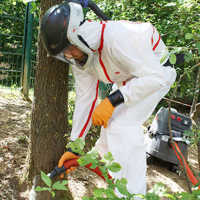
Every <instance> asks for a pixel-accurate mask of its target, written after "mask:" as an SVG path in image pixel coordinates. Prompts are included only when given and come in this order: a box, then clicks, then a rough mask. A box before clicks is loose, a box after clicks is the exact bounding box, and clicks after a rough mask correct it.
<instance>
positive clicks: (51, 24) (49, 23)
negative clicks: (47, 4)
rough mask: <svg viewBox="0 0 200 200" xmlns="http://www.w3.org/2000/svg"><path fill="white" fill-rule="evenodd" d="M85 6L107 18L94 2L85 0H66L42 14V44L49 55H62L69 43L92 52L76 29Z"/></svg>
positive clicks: (82, 19)
mask: <svg viewBox="0 0 200 200" xmlns="http://www.w3.org/2000/svg"><path fill="white" fill-rule="evenodd" d="M86 3H87V5H86ZM86 6H88V7H90V8H91V9H92V10H93V11H94V12H95V13H96V14H97V15H98V16H99V17H101V18H102V19H104V20H107V19H108V18H107V17H106V16H105V15H104V14H103V12H102V11H101V10H100V9H99V8H98V6H97V5H96V4H95V3H94V2H92V1H87V0H67V1H65V2H64V3H62V4H60V5H55V6H53V7H51V8H50V9H49V10H48V11H47V12H46V13H45V14H44V16H43V18H42V21H41V28H40V31H41V37H42V41H43V43H44V46H45V48H46V50H47V52H48V53H49V54H50V55H52V56H55V57H57V58H58V57H63V56H62V55H61V56H60V55H59V54H62V51H63V50H64V49H66V48H67V47H68V46H69V45H75V46H77V47H79V49H80V50H82V51H83V52H84V53H86V54H91V53H92V50H91V49H90V47H89V46H88V44H87V42H86V41H85V40H84V38H83V37H82V36H81V35H79V34H78V29H79V27H80V25H81V23H82V22H83V21H84V14H83V7H86ZM62 60H63V59H62Z"/></svg>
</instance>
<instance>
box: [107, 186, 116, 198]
mask: <svg viewBox="0 0 200 200" xmlns="http://www.w3.org/2000/svg"><path fill="white" fill-rule="evenodd" d="M104 191H105V192H104V193H105V194H106V196H107V198H108V199H116V194H115V192H114V190H113V189H111V188H107V189H105V190H104Z"/></svg>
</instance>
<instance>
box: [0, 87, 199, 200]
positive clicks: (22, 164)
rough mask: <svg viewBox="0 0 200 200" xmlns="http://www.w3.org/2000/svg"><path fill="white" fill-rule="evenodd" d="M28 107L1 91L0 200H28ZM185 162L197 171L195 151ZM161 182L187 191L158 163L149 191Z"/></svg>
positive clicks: (182, 180) (149, 174)
mask: <svg viewBox="0 0 200 200" xmlns="http://www.w3.org/2000/svg"><path fill="white" fill-rule="evenodd" d="M31 108H32V105H31V103H28V102H26V101H24V99H23V98H22V96H21V95H20V93H19V92H16V91H10V90H5V89H0V200H27V199H28V189H29V188H28V187H27V185H26V182H23V184H22V183H21V180H22V177H23V176H24V170H25V168H26V167H27V161H26V157H27V152H28V144H29V141H30V139H29V136H30V121H31ZM188 154H189V155H188V161H189V163H190V165H191V166H192V168H193V169H194V170H195V171H196V172H197V171H198V162H197V150H196V148H195V147H189V150H188ZM158 182H162V183H163V184H165V185H166V186H167V188H168V189H169V191H171V192H182V191H188V186H187V182H186V179H185V177H184V175H183V174H181V175H178V174H176V173H174V172H171V171H169V170H168V169H167V168H166V166H165V165H163V164H162V165H161V164H159V163H157V164H154V165H149V166H148V169H147V186H148V190H149V189H151V188H152V186H153V185H154V184H155V183H158Z"/></svg>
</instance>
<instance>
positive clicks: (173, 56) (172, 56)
mask: <svg viewBox="0 0 200 200" xmlns="http://www.w3.org/2000/svg"><path fill="white" fill-rule="evenodd" d="M169 62H170V63H171V64H172V65H174V64H175V63H176V55H175V54H171V55H170V57H169Z"/></svg>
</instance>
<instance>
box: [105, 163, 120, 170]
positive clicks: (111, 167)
mask: <svg viewBox="0 0 200 200" xmlns="http://www.w3.org/2000/svg"><path fill="white" fill-rule="evenodd" d="M107 168H108V169H109V170H110V171H111V172H118V171H120V170H121V166H120V164H119V163H116V162H113V163H111V164H110V165H108V166H107Z"/></svg>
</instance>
